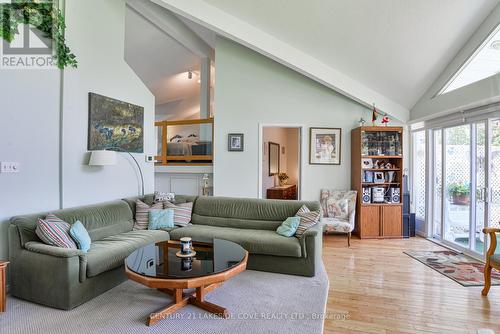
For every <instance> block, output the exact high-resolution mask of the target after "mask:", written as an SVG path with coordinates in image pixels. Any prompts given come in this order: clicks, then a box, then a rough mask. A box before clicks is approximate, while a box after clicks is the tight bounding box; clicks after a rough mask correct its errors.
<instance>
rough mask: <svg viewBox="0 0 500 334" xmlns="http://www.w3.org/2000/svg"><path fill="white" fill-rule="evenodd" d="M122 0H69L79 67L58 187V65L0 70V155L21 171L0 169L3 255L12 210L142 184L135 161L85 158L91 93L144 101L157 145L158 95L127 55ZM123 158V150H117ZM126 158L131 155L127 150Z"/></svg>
mask: <svg viewBox="0 0 500 334" xmlns="http://www.w3.org/2000/svg"><path fill="white" fill-rule="evenodd" d="M124 17H125V1H123V0H105V1H103V0H85V1H76V0H69V1H67V2H66V24H67V26H68V28H67V30H66V38H67V41H68V45H69V46H70V48H71V49H72V51H73V52H74V53H75V54H76V56H77V59H78V63H79V64H78V69H76V70H75V69H67V70H65V71H64V84H63V87H62V91H63V94H62V97H63V101H64V102H63V132H62V133H63V137H62V142H63V150H62V156H63V158H62V165H63V169H62V172H63V173H62V188H63V192H62V193H59V171H60V170H59V130H60V127H59V121H60V118H59V113H60V107H59V101H60V97H61V95H60V89H61V86H60V81H59V71H58V70H10V71H2V73H1V74H0V92H2V93H1V94H2V97H3V99H2V103H3V104H2V108H1V110H0V117H1V122H2V125H4V126H3V127H2V131H0V143H1V144H0V161H18V162H20V164H21V172H20V173H18V174H0V189H1V191H0V203H1V204H0V215H1V216H0V222H1V223H0V259H7V258H8V252H7V244H8V240H7V226H8V221H7V220H8V218H10V217H11V216H13V215H18V214H27V213H32V212H38V211H46V210H55V209H58V208H59V200H60V199H61V200H62V203H63V206H64V207H70V206H77V205H83V204H88V203H98V202H102V201H106V200H113V199H117V198H121V197H125V196H133V195H136V194H138V192H139V188H140V187H139V182H138V175H137V174H136V173H137V172H136V168H135V167H134V166H133V165H132V164H131V163H130V161H129V162H127V161H120V160H119V164H118V165H116V166H109V167H105V168H99V167H97V168H96V167H89V166H86V165H85V164H86V162H87V157H86V155H87V154H86V152H87V131H88V130H87V126H88V124H87V122H88V93H89V92H96V93H99V94H102V95H106V96H110V97H113V98H116V99H120V100H124V101H127V102H130V103H134V104H138V105H141V106H144V108H145V110H144V111H145V115H144V121H145V129H144V136H145V137H144V145H145V153H148V152H153V154H154V152H155V137H154V126H153V122H154V97H153V96H152V94H151V93H150V92H149V90H148V89H147V88H146V87H145V86H144V85H143V84H142V82H141V81H140V80H139V79H138V78H137V77H136V75H135V74H134V72H133V71H132V70H131V69H130V68H129V67H128V65H127V64H126V63H125V61H124V60H123V58H124V57H123V39H124ZM136 157H137V159H138V161H139V162H140V163H141V164H142V165H143V169H144V176H145V183H146V191H147V192H150V191H152V190H153V188H154V176H153V165H151V164H146V163H145V158H144V154H136ZM120 159H121V158H120ZM123 159H126V160H128V158H126V157H123Z"/></svg>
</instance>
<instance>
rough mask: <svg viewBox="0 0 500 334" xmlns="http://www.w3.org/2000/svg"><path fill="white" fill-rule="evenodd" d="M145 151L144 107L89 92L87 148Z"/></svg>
mask: <svg viewBox="0 0 500 334" xmlns="http://www.w3.org/2000/svg"><path fill="white" fill-rule="evenodd" d="M113 148H116V150H123V151H126V152H131V153H143V152H144V108H143V107H140V106H137V105H135V104H131V103H127V102H123V101H120V100H115V99H112V98H110V97H106V96H102V95H99V94H95V93H89V134H88V150H89V151H94V150H105V149H110V150H113Z"/></svg>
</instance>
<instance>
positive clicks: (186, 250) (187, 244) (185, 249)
mask: <svg viewBox="0 0 500 334" xmlns="http://www.w3.org/2000/svg"><path fill="white" fill-rule="evenodd" d="M192 245H193V243H192V242H191V238H190V237H184V238H181V254H182V255H188V254H190V253H191V248H192Z"/></svg>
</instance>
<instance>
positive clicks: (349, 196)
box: [320, 189, 357, 220]
mask: <svg viewBox="0 0 500 334" xmlns="http://www.w3.org/2000/svg"><path fill="white" fill-rule="evenodd" d="M356 194H357V193H356V191H352V190H331V189H322V190H321V199H320V203H321V208H322V210H323V216H324V217H329V218H338V219H342V220H349V218H350V217H351V215H353V213H354V210H355V209H356Z"/></svg>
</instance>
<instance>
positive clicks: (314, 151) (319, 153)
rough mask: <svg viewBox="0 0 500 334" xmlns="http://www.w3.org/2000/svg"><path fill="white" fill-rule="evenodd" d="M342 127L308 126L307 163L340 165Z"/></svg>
mask: <svg viewBox="0 0 500 334" xmlns="http://www.w3.org/2000/svg"><path fill="white" fill-rule="evenodd" d="M341 137H342V129H340V128H310V138H309V164H311V165H340V153H341V152H340V150H341V140H342V139H341Z"/></svg>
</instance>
